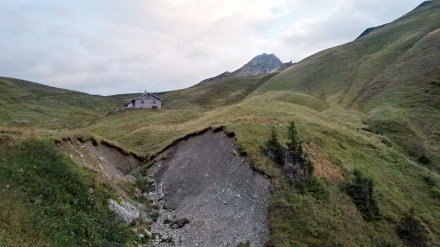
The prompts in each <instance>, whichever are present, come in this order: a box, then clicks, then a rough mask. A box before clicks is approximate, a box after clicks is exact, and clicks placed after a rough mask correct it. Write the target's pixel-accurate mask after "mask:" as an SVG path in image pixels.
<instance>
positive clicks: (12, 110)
mask: <svg viewBox="0 0 440 247" xmlns="http://www.w3.org/2000/svg"><path fill="white" fill-rule="evenodd" d="M121 105H122V101H120V100H118V99H114V98H110V97H102V96H93V95H89V94H85V93H80V92H75V91H70V90H65V89H60V88H54V87H49V86H45V85H42V84H38V83H34V82H29V81H23V80H18V79H13V78H5V77H0V124H2V125H8V126H13V125H17V123H15V122H14V120H18V121H22V120H25V121H27V122H28V123H27V124H26V125H27V126H35V127H43V128H66V127H79V126H85V125H87V124H89V123H90V122H91V121H94V120H96V119H97V118H99V117H102V116H104V115H105V114H107V113H108V112H110V111H111V109H112V107H120V106H121Z"/></svg>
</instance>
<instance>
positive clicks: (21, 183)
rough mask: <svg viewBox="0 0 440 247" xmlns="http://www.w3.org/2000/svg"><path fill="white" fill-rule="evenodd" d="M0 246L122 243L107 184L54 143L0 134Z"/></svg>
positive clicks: (127, 237)
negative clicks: (109, 201)
mask: <svg viewBox="0 0 440 247" xmlns="http://www.w3.org/2000/svg"><path fill="white" fill-rule="evenodd" d="M0 157H1V159H0V198H1V200H0V246H5V247H6V246H123V245H125V244H126V243H127V242H128V241H129V240H130V237H131V234H129V233H128V229H126V228H125V227H123V226H121V225H119V223H118V222H117V221H116V220H115V219H114V217H113V214H112V213H111V212H110V211H109V209H108V208H107V204H108V202H107V200H108V198H109V196H110V194H109V193H110V189H109V188H107V187H105V186H103V184H101V183H100V182H98V181H97V180H96V178H97V177H99V176H100V175H96V174H93V175H92V174H90V173H89V172H87V171H86V170H84V169H80V168H79V167H78V166H76V165H75V164H74V163H73V162H72V161H71V160H70V159H68V158H67V157H66V156H64V155H63V154H61V153H59V152H58V151H57V150H56V149H55V148H54V146H53V144H50V143H47V142H41V141H38V140H25V141H17V142H15V143H14V141H12V139H10V138H7V136H2V135H0Z"/></svg>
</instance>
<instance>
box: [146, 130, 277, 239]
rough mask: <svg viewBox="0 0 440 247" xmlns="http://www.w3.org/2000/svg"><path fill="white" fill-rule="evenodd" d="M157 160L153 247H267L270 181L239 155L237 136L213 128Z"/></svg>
mask: <svg viewBox="0 0 440 247" xmlns="http://www.w3.org/2000/svg"><path fill="white" fill-rule="evenodd" d="M156 160H158V161H157V162H156V163H155V164H154V165H153V166H152V167H151V168H150V169H149V174H150V176H151V179H152V180H153V182H154V183H153V185H154V186H152V187H153V188H152V191H151V192H150V197H151V199H153V201H155V203H156V204H158V206H159V208H160V209H159V214H158V218H157V219H156V222H154V223H153V224H152V225H151V231H152V233H153V239H152V244H153V245H154V246H233V247H235V246H237V245H238V244H239V243H240V242H242V243H245V242H246V241H250V245H251V246H264V244H265V242H266V241H267V240H268V239H269V236H270V230H269V225H268V217H267V201H268V197H269V186H270V182H269V180H268V179H267V178H265V177H264V176H263V175H262V174H260V173H258V172H256V171H254V170H252V168H251V166H250V163H249V161H248V160H247V159H246V158H245V157H242V156H239V155H238V151H237V150H236V143H235V139H234V138H230V137H227V136H226V134H225V133H224V132H223V131H219V132H214V131H211V130H209V131H206V132H203V133H202V134H200V135H197V136H193V137H190V138H188V139H186V140H182V141H181V142H179V143H177V144H176V145H174V146H172V147H170V148H169V149H167V150H165V151H164V152H163V153H162V154H161V155H160V156H159V157H157V158H156Z"/></svg>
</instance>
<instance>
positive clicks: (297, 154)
mask: <svg viewBox="0 0 440 247" xmlns="http://www.w3.org/2000/svg"><path fill="white" fill-rule="evenodd" d="M287 131H288V141H287V151H288V152H289V154H290V155H292V156H293V157H292V158H293V159H294V160H295V161H296V162H301V163H302V161H303V160H302V154H303V150H302V143H301V141H300V139H299V136H298V131H297V129H296V126H295V122H293V121H292V122H290V124H289V126H288V127H287Z"/></svg>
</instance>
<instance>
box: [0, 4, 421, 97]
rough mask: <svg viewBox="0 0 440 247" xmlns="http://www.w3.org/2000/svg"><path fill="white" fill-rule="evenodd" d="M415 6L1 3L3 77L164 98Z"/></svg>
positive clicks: (347, 36)
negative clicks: (159, 93)
mask: <svg viewBox="0 0 440 247" xmlns="http://www.w3.org/2000/svg"><path fill="white" fill-rule="evenodd" d="M421 2H422V1H419V0H399V1H396V0H315V1H310V0H279V1H274V0H221V1H220V0H198V1H196V0H130V1H122V0H44V1H43V0H28V1H24V0H0V34H1V38H0V76H8V77H15V78H20V79H26V80H31V81H35V82H40V83H43V84H47V85H51V86H56V87H61V88H68V89H74V90H78V91H83V92H87V93H91V94H101V95H109V94H119V93H128V92H139V91H143V90H148V91H152V92H155V91H165V90H173V89H180V88H185V87H188V86H191V85H194V84H196V83H197V82H199V81H201V80H203V79H205V78H208V77H212V76H215V75H217V74H220V73H222V72H224V71H226V70H229V71H232V70H234V69H237V68H239V67H240V66H242V65H243V64H244V63H246V62H247V61H249V60H250V59H251V58H252V57H254V56H256V55H258V54H261V53H263V52H265V53H274V54H276V55H277V56H278V57H279V58H280V59H281V60H283V61H284V62H287V61H291V60H292V61H294V62H296V61H299V60H301V59H303V58H305V57H307V56H309V55H312V54H313V53H315V52H318V51H320V50H323V49H326V48H329V47H333V46H336V45H339V44H343V43H346V42H349V41H351V40H353V39H355V38H356V37H357V36H358V35H359V34H360V33H361V32H362V31H363V30H364V29H366V28H368V27H371V26H377V25H381V24H384V23H386V22H390V21H392V20H394V19H396V18H398V17H400V16H401V15H403V14H405V13H407V12H409V11H410V10H412V9H413V8H415V7H416V6H417V5H418V4H420V3H421Z"/></svg>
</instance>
